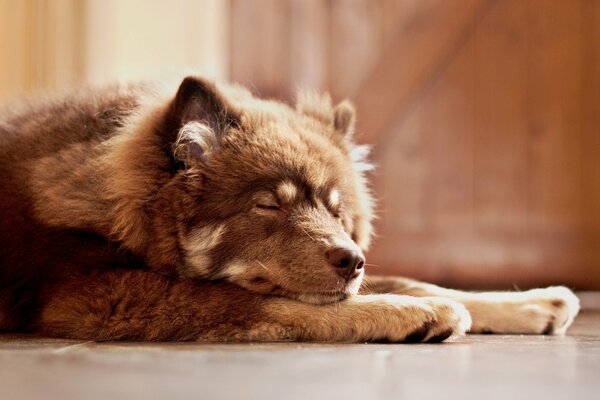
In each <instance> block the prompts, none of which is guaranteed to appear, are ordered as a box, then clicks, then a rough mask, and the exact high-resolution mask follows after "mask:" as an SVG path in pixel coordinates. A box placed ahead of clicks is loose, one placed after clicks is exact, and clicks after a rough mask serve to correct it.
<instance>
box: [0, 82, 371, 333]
mask: <svg viewBox="0 0 600 400" xmlns="http://www.w3.org/2000/svg"><path fill="white" fill-rule="evenodd" d="M302 107H304V110H303V111H296V110H293V109H291V108H289V107H288V106H286V105H283V104H281V103H276V102H268V101H262V100H258V99H255V98H254V97H252V96H251V95H250V94H249V92H247V91H245V90H243V89H241V88H235V87H223V88H221V89H217V88H216V87H215V86H214V85H212V84H210V83H208V82H205V81H202V80H197V79H195V78H188V79H186V80H185V81H184V83H183V84H182V85H181V87H180V89H179V91H178V93H177V96H176V97H175V98H174V99H169V98H168V96H164V95H162V94H160V93H159V92H158V91H156V90H155V89H154V88H153V87H152V86H149V85H136V86H126V87H110V88H106V89H104V90H85V91H81V92H79V93H75V94H70V95H68V96H66V97H62V98H56V99H51V100H47V101H44V102H40V103H37V104H34V105H25V106H24V107H22V108H21V109H20V110H18V111H13V112H12V113H10V112H8V111H7V112H6V114H5V115H4V116H3V118H2V123H1V125H0V140H1V142H0V143H1V148H0V151H1V153H0V166H1V168H2V170H3V174H2V177H1V178H0V202H1V203H2V204H1V210H2V211H1V213H2V215H1V218H0V223H1V224H2V226H1V229H0V240H1V243H2V250H1V251H2V253H1V258H0V268H1V269H2V275H1V278H0V287H1V288H2V292H1V295H0V296H1V297H0V329H2V330H42V331H44V332H46V333H48V334H59V335H66V336H75V337H91V338H98V339H108V338H115V339H118V338H144V339H158V338H160V339H169V338H178V339H186V338H199V337H202V335H203V333H204V332H200V331H199V330H198V329H196V331H194V332H195V333H193V334H192V333H189V330H190V329H192V330H193V329H195V328H197V327H198V324H197V323H190V324H189V328H188V329H187V330H186V329H183V328H182V330H181V332H180V333H178V334H171V333H169V332H166V331H162V330H161V329H162V328H160V326H161V325H160V324H161V322H160V319H156V320H155V324H156V326H158V328H156V327H154V328H152V329H151V328H148V329H149V330H148V331H144V330H143V329H141V328H139V324H138V323H136V322H134V320H133V319H130V325H131V327H130V328H129V329H130V332H129V333H119V329H118V328H108V327H107V328H106V330H104V328H102V329H101V330H99V331H97V332H96V333H94V332H93V330H90V329H91V328H90V326H89V324H92V323H97V324H98V325H102V321H104V322H105V323H106V324H108V325H110V324H113V323H114V321H112V320H111V313H110V310H111V309H114V310H119V307H120V305H123V304H129V305H131V304H136V301H137V302H138V303H141V304H142V305H145V308H144V307H141V308H140V310H146V311H145V312H148V310H150V311H151V312H149V313H148V315H165V316H167V315H172V312H173V310H175V309H177V308H178V307H179V308H181V307H184V308H185V309H186V310H189V311H186V315H191V314H190V313H194V312H196V311H197V308H198V307H202V309H203V310H205V311H206V312H207V313H208V314H207V315H213V314H215V313H217V314H218V315H221V314H220V313H221V312H223V309H227V310H228V312H227V315H228V318H227V319H226V320H223V318H222V317H218V319H217V320H218V321H221V322H223V323H224V324H225V325H227V324H229V323H233V322H231V321H234V320H236V317H235V315H236V313H238V314H239V315H246V316H247V315H248V312H249V310H248V309H247V308H246V309H243V308H236V307H230V308H228V307H227V306H226V302H224V300H223V299H224V298H227V299H229V300H228V301H230V302H233V303H235V302H236V298H238V297H239V298H240V299H242V298H243V299H244V300H243V301H244V302H247V303H248V304H252V301H253V300H252V299H260V298H261V297H260V296H259V297H252V296H251V295H250V294H249V292H245V291H243V290H242V291H240V290H237V289H236V290H233V289H232V287H231V285H225V284H221V283H209V282H204V283H202V282H197V283H196V282H192V281H191V280H184V281H172V280H169V279H172V278H167V277H162V276H161V275H156V274H153V273H150V272H137V273H134V272H130V271H129V270H131V269H139V270H143V271H156V272H159V273H161V274H165V275H166V276H171V277H174V278H176V277H178V276H182V275H184V276H190V277H195V276H201V277H203V278H208V279H210V280H214V279H220V278H225V279H227V280H230V281H233V282H236V283H237V284H238V285H241V286H244V287H247V288H248V289H250V290H252V291H258V292H262V293H271V294H282V295H290V296H292V297H293V296H297V295H300V294H302V293H304V292H310V293H312V292H319V291H327V292H329V291H331V292H335V295H333V294H332V295H327V296H329V297H331V296H334V297H336V298H339V297H340V296H344V295H345V294H344V293H345V292H344V290H345V289H344V287H341V286H340V285H341V284H342V282H338V281H339V278H335V277H336V276H337V275H336V274H335V272H334V271H331V270H330V269H331V268H330V266H329V265H327V260H326V257H325V251H326V250H327V248H326V246H325V245H323V244H320V243H315V242H313V241H312V240H311V238H310V237H309V236H310V233H307V232H306V230H307V229H308V230H311V229H312V230H315V232H312V233H313V235H318V234H319V233H318V232H317V230H319V229H320V230H322V231H325V230H327V229H329V228H331V227H334V230H336V229H337V231H339V234H344V235H346V233H344V231H347V232H348V235H351V236H353V238H354V239H355V240H357V241H359V242H360V243H361V244H362V245H363V247H364V246H366V245H367V243H368V240H369V236H370V225H369V223H370V200H369V197H368V194H367V192H366V188H365V187H364V182H363V181H360V179H362V175H361V173H360V171H356V172H354V171H352V162H351V161H350V158H349V152H350V151H351V146H352V145H351V143H350V141H346V140H344V139H343V137H344V135H345V134H346V133H349V131H350V130H351V129H352V126H351V125H352V124H353V110H352V109H351V108H350V106H349V105H342V106H341V107H340V108H339V109H338V110H336V109H334V108H333V107H332V106H331V103H330V102H329V100H328V99H326V98H316V97H315V98H314V99H312V100H309V101H306V102H305V103H303V104H299V108H302ZM190 121H192V122H193V121H198V122H201V123H202V124H204V125H206V126H207V127H209V128H210V130H211V132H213V131H214V134H215V145H218V147H219V149H218V151H215V152H214V153H215V154H212V155H211V157H210V159H208V160H206V159H204V158H203V157H204V155H201V156H200V158H198V155H197V154H196V155H195V157H194V154H193V152H194V151H196V152H197V151H199V149H197V148H196V149H194V148H192V146H198V144H197V143H189V142H183V146H186V147H185V148H184V149H185V150H186V151H187V150H189V153H187V152H185V151H184V152H181V146H180V145H181V143H179V142H178V135H180V132H179V131H180V129H181V128H182V127H183V126H185V125H186V124H187V123H188V122H190ZM277 124H279V125H277ZM282 124H283V125H282ZM281 127H284V128H287V130H284V129H280V128H281ZM176 145H177V146H179V147H178V148H176V149H175V151H174V148H175V146H176ZM178 151H179V152H178ZM200 151H202V152H204V151H206V152H207V154H208V151H212V150H211V149H209V148H205V149H200ZM180 153H181V154H183V156H181V154H180ZM184 153H185V154H184ZM186 154H187V156H189V155H190V154H192V157H188V158H185V157H186ZM353 175H356V177H357V179H356V180H357V181H353V180H352V176H353ZM347 177H349V178H347ZM285 180H291V181H292V182H294V184H295V185H297V187H298V188H299V190H301V191H302V192H303V193H299V195H298V200H297V201H298V202H300V201H306V202H313V201H315V200H314V199H316V198H319V196H325V195H326V193H324V192H323V193H321V192H318V191H320V190H329V189H331V188H332V187H333V186H332V185H335V186H336V188H339V190H340V191H344V195H345V200H346V208H345V210H344V211H343V212H344V214H343V216H342V220H340V221H341V222H342V223H338V222H335V218H334V217H333V216H327V215H329V214H330V213H329V211H328V210H325V209H324V208H323V207H325V206H326V202H325V201H323V203H322V204H321V203H318V204H321V205H320V206H318V204H317V205H315V207H314V209H315V210H316V208H317V206H318V207H320V208H321V209H320V210H319V213H320V214H318V215H317V214H315V215H316V216H318V217H319V218H320V219H321V220H327V221H324V222H323V225H322V226H321V225H319V226H316V225H315V226H314V227H312V226H310V225H306V226H307V228H302V229H303V230H304V232H300V230H299V229H298V228H290V226H291V224H290V225H289V226H288V225H283V222H284V221H283V219H282V218H281V217H280V215H271V214H273V213H269V212H267V214H268V215H257V214H256V213H253V212H252V210H253V209H252V204H251V203H252V201H254V200H253V199H254V198H255V197H253V196H256V193H257V192H258V193H262V192H274V191H276V189H277V185H278V184H280V182H282V181H285ZM305 196H316V197H305ZM275 201H278V200H275ZM294 201H296V200H294ZM319 201H320V200H319ZM299 204H300V203H298V204H296V203H294V204H292V202H290V203H289V204H281V210H282V212H281V215H283V213H286V215H289V217H290V218H292V211H293V209H294V207H296V206H297V207H300V205H299ZM248 207H250V210H248ZM311 210H312V209H311ZM311 212H313V213H315V212H316V211H314V210H313V211H311ZM336 212H342V211H341V210H336ZM325 214H327V215H325ZM294 217H295V218H300V216H299V214H298V215H296V214H294ZM308 223H310V221H309V222H308ZM308 223H307V224H308ZM312 223H313V225H314V222H312ZM216 224H218V225H219V226H221V227H222V231H223V237H222V238H219V240H218V243H216V246H214V248H211V249H209V250H210V254H208V252H207V255H206V261H207V262H206V265H200V266H193V265H192V266H190V265H188V263H187V261H186V251H187V250H185V249H184V248H182V246H184V245H185V243H186V242H187V241H190V240H191V239H190V237H193V236H190V235H192V234H193V229H199V227H200V228H201V227H208V228H207V229H209V228H211V227H212V226H213V225H216ZM327 224H328V225H327ZM313 228H314V229H313ZM305 233H306V234H305ZM323 238H325V236H323ZM188 246H189V247H191V248H192V250H193V247H194V244H193V243H192V244H191V245H188ZM265 250H268V252H265ZM199 251H202V249H200V250H199ZM201 256H202V257H204V254H203V253H202V254H201ZM234 257H235V259H234ZM201 260H204V258H201ZM232 260H233V261H232ZM254 260H256V262H257V263H260V264H261V265H262V266H264V267H265V268H267V269H268V274H266V273H265V272H264V271H263V270H262V269H261V266H260V265H252V268H251V269H248V270H244V271H239V270H235V271H234V269H232V268H229V269H227V267H228V266H229V264H228V263H230V262H234V264H235V266H239V264H240V263H242V262H243V263H247V264H253V262H254ZM261 260H262V261H261ZM309 264H313V265H314V267H310V266H309ZM267 265H268V267H267ZM198 268H200V269H201V271H197V270H196V269H198ZM238 269H239V268H238ZM290 270H292V272H289V271H290ZM111 271H112V272H111ZM225 271H226V272H225ZM232 271H233V272H232ZM257 271H258V272H257ZM261 271H262V272H261ZM267 275H268V276H267ZM334 281H336V282H337V283H335V282H334ZM123 282H128V283H127V284H125V283H123ZM359 283H360V282H356V284H354V286H353V289H352V290H357V289H358V284H359ZM344 284H345V282H344ZM190 287H197V291H198V294H197V295H193V296H192V295H189V294H190V293H191V292H190V289H189V288H190ZM133 288H135V290H139V291H138V292H135V290H134V289H133ZM215 288H219V289H215ZM290 290H291V291H290ZM167 292H168V293H167ZM178 293H185V294H181V296H179V295H178ZM215 293H220V294H221V297H219V296H217V295H216V294H215ZM188 295H189V296H188ZM132 296H133V297H132ZM136 296H137V297H136ZM161 296H162V297H161ZM170 296H174V297H170ZM198 296H200V297H199V298H198ZM248 296H250V300H248ZM254 296H257V295H254ZM315 296H317V297H318V296H321V295H320V294H319V295H317V294H315ZM132 298H136V299H137V300H131V299H132ZM218 298H220V299H221V300H218V301H217V300H216V299H218ZM111 299H112V300H111ZM192 300H193V301H192ZM196 301H197V303H195V302H196ZM178 302H179V303H178ZM192 303H194V304H195V305H192ZM213 303H218V304H219V307H213V306H212V304H213ZM148 304H152V305H153V306H152V307H153V308H150V309H148ZM129 307H133V308H131V309H132V310H133V309H135V306H128V308H127V309H128V310H129V309H130V308H129ZM163 307H164V308H165V309H163ZM222 308H223V309H222ZM256 308H257V309H259V308H260V307H258V306H257V307H256ZM107 310H108V311H107ZM257 312H258V311H257ZM117 314H119V313H117ZM141 314H143V312H142V311H140V315H141ZM119 315H120V314H119ZM127 315H128V317H127V318H136V317H135V316H136V315H138V314H136V311H132V314H131V315H129V314H127ZM113 317H115V318H117V316H116V315H115V316H113ZM119 318H124V317H123V316H119ZM168 319H169V318H167V319H166V320H165V323H166V324H168V323H169V321H168ZM69 321H70V322H69ZM77 321H85V323H81V324H79V323H78V322H77ZM76 322H77V323H76ZM69 323H70V325H69ZM140 324H143V323H140ZM235 324H237V322H236V323H235ZM134 325H135V326H136V328H133V326H134ZM67 326H68V327H67ZM203 326H204V327H205V328H207V327H208V326H210V324H209V323H208V324H204V325H203ZM194 327H195V328H194ZM153 329H154V330H153ZM207 329H208V328H207ZM219 329H221V328H219ZM209 331H210V329H209ZM107 332H108V333H107ZM184 332H188V333H184ZM211 334H212V335H213V336H211V337H213V338H214V337H216V338H226V337H227V336H228V335H226V334H225V333H224V332H222V329H221V330H216V331H214V332H212V333H211ZM232 334H233V333H232Z"/></svg>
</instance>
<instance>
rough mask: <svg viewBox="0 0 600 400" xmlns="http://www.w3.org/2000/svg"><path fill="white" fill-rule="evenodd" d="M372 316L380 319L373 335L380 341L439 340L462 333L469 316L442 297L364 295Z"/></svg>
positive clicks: (466, 325) (466, 327)
mask: <svg viewBox="0 0 600 400" xmlns="http://www.w3.org/2000/svg"><path fill="white" fill-rule="evenodd" d="M364 298H365V299H367V300H368V307H369V308H370V309H371V312H372V314H371V315H372V316H375V317H376V318H377V319H380V322H378V323H377V329H376V331H377V332H376V333H375V334H374V337H372V338H368V339H367V340H373V341H380V342H395V343H398V342H403V343H422V342H428V343H433V342H441V341H444V340H446V339H448V338H451V337H456V336H461V335H464V334H465V332H466V331H467V330H468V329H469V328H470V326H471V315H470V314H469V312H468V311H467V309H466V308H465V306H464V305H462V304H460V303H458V302H456V301H453V300H449V299H442V298H435V297H431V298H414V297H408V296H396V295H371V296H364ZM365 305H367V304H365Z"/></svg>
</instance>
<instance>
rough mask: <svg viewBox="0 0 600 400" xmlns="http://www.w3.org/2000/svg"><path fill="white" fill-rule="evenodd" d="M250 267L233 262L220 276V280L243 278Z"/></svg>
mask: <svg viewBox="0 0 600 400" xmlns="http://www.w3.org/2000/svg"><path fill="white" fill-rule="evenodd" d="M247 270H248V267H247V266H246V264H242V263H240V262H235V261H234V262H232V263H230V264H228V265H227V266H226V267H225V268H224V269H223V271H221V273H220V274H219V277H220V278H235V277H237V276H242V275H244V274H245V273H246V271H247Z"/></svg>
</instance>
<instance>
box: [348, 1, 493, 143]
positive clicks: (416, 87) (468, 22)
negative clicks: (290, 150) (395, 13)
mask: <svg viewBox="0 0 600 400" xmlns="http://www.w3.org/2000/svg"><path fill="white" fill-rule="evenodd" d="M492 2H493V1H492V0H465V1H463V2H461V7H457V6H456V4H455V3H453V2H448V1H444V0H438V1H430V2H422V3H418V4H415V8H414V14H412V18H411V23H410V24H408V25H405V26H401V27H399V30H398V32H397V37H396V40H394V42H393V44H392V45H391V46H390V47H389V48H388V49H386V50H385V51H384V54H383V56H382V57H381V59H380V60H379V62H378V64H377V66H376V67H375V69H374V70H373V72H372V73H371V75H370V76H369V78H367V79H366V80H365V82H363V84H362V86H361V88H360V89H359V90H358V91H357V93H356V95H355V96H353V97H354V99H355V101H356V103H357V106H358V109H359V111H360V112H361V115H362V118H361V119H359V129H360V131H361V132H362V135H363V136H362V140H363V141H365V142H373V141H375V140H376V139H377V138H379V136H380V135H382V133H383V132H384V131H385V129H386V128H388V126H389V125H390V124H391V123H392V121H393V119H394V118H395V117H397V115H398V113H399V112H402V110H403V109H404V108H406V107H407V106H408V104H409V103H410V101H411V100H414V99H415V98H416V97H417V96H418V94H419V93H421V91H422V90H423V88H424V87H425V86H426V85H427V84H428V83H429V82H430V81H431V80H432V79H433V78H434V77H435V76H437V75H438V74H439V71H441V70H443V69H444V67H445V66H446V65H447V63H448V60H449V59H450V58H451V57H452V55H453V54H455V53H456V51H457V50H458V49H459V48H460V47H461V46H462V45H463V44H464V42H465V39H466V37H468V36H469V34H470V33H471V30H472V26H473V21H475V20H477V19H479V18H480V16H481V14H482V13H483V12H484V11H485V10H486V9H487V8H488V6H489V5H490V4H491V3H492Z"/></svg>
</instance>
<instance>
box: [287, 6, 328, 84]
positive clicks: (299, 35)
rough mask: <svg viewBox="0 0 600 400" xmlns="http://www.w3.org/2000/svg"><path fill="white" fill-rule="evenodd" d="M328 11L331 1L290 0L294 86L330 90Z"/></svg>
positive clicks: (291, 56)
mask: <svg viewBox="0 0 600 400" xmlns="http://www.w3.org/2000/svg"><path fill="white" fill-rule="evenodd" d="M329 14H330V8H329V6H328V4H327V3H325V2H323V1H321V0H291V2H290V82H289V85H290V87H291V88H294V89H295V88H302V89H314V90H318V91H326V90H328V89H329V63H330V57H329V49H330V36H329Z"/></svg>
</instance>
